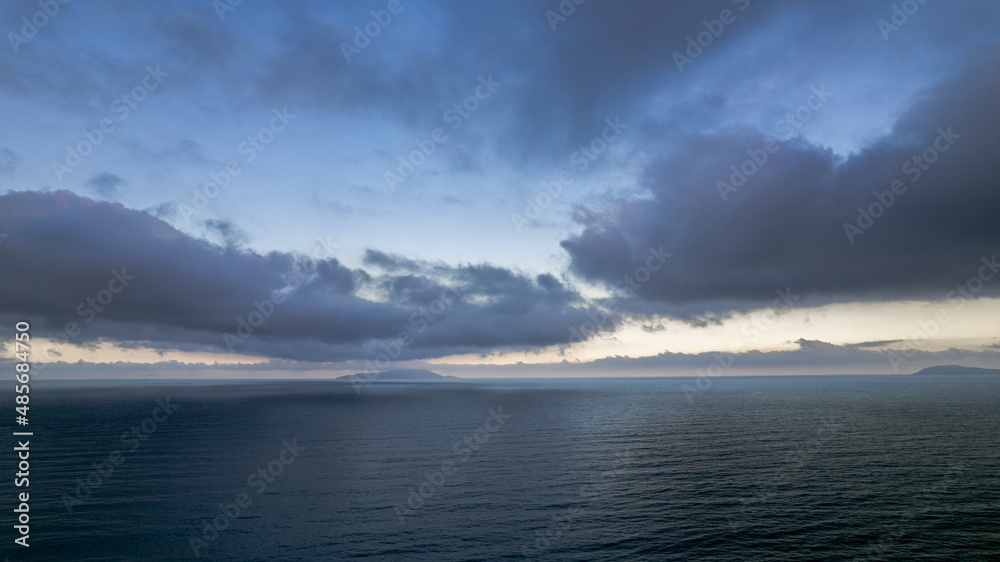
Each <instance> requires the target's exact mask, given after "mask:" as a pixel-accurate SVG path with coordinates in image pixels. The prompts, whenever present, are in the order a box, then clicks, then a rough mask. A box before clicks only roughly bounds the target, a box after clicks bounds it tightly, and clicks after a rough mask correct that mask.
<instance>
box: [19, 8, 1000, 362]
mask: <svg viewBox="0 0 1000 562" xmlns="http://www.w3.org/2000/svg"><path fill="white" fill-rule="evenodd" d="M0 32H2V33H3V35H4V45H2V46H0V108H2V111H0V322H2V324H0V325H2V326H6V328H4V329H3V332H4V334H3V338H4V342H5V345H4V348H5V349H6V350H7V353H6V354H5V357H4V358H3V359H0V361H3V362H10V361H12V360H13V357H14V352H15V349H14V344H13V334H14V326H15V324H16V323H17V322H18V321H26V322H29V323H30V325H31V336H32V338H33V340H34V341H35V349H34V351H33V356H32V359H33V361H35V362H36V363H37V364H38V365H39V367H40V368H39V369H37V370H41V371H43V372H44V373H45V374H44V375H42V376H49V377H52V378H73V377H96V378H110V377H128V376H143V377H144V376H162V377H184V378H197V377H205V378H211V377H222V378H232V377H265V378H282V377H326V376H336V375H343V374H349V373H356V372H361V371H373V372H376V371H383V370H386V369H392V368H409V367H424V368H431V369H433V370H434V371H436V372H439V373H442V374H454V375H461V376H469V377H480V376H481V377H497V376H525V377H527V376H539V377H548V376H553V377H554V376H651V375H679V376H696V375H698V374H704V373H711V374H712V376H715V375H718V374H727V375H729V374H732V375H738V374H852V373H853V374H857V373H871V374H880V373H900V374H905V373H911V372H914V371H916V370H918V369H920V368H923V367H927V366H930V365H936V364H953V363H957V364H962V365H968V366H980V367H996V366H997V365H998V358H1000V275H997V274H998V273H1000V264H998V262H997V254H998V253H1000V221H998V219H997V217H998V216H1000V215H998V211H1000V189H998V188H1000V185H998V182H997V179H996V177H997V168H996V162H997V160H996V158H997V154H998V152H1000V103H998V102H997V100H998V99H1000V33H998V32H1000V4H997V3H996V2H992V1H972V0H962V1H956V2H943V1H939V0H926V1H924V2H919V1H917V0H907V1H898V0H896V1H887V0H886V1H883V0H877V1H867V0H866V1H838V2H810V3H805V2H792V1H764V0H701V1H697V2H683V3H681V2H670V3H667V2H652V1H649V2H638V1H631V2H599V1H597V0H588V1H582V0H563V1H562V2H557V1H554V0H553V1H518V0H511V1H505V2H495V3H470V2H459V1H437V2H435V1H427V2H415V1H409V0H391V1H390V0H378V1H371V2H368V1H365V2H351V3H332V2H307V1H294V2H254V3H249V2H244V3H239V2H236V1H235V0H218V1H209V0H201V1H191V2H183V1H175V2H113V1H94V2H87V3H83V2H69V1H67V0H41V1H37V0H36V1H8V2H4V3H2V4H0ZM995 277H996V278H995Z"/></svg>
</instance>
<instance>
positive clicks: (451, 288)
mask: <svg viewBox="0 0 1000 562" xmlns="http://www.w3.org/2000/svg"><path fill="white" fill-rule="evenodd" d="M0 225H2V226H3V229H4V230H5V231H6V232H8V233H9V237H8V238H7V239H5V240H4V244H3V245H2V246H0V252H2V253H3V259H4V262H5V263H11V264H17V267H5V268H4V269H3V270H2V271H0V292H2V293H3V294H4V295H5V298H4V299H3V301H2V303H0V315H2V316H4V317H6V318H9V319H12V318H15V317H16V318H21V319H23V318H27V319H30V320H31V321H32V323H33V324H34V325H35V326H36V327H37V328H39V329H40V330H39V335H48V336H50V337H51V336H52V335H54V334H55V333H57V332H59V331H62V330H63V329H64V327H65V326H66V323H67V322H70V321H72V322H75V323H76V325H77V327H78V328H80V330H81V331H80V333H79V334H73V333H71V334H70V336H72V337H71V338H70V339H71V340H72V341H74V342H75V343H80V344H87V343H93V342H96V341H98V340H101V339H109V340H112V341H123V342H133V344H135V343H140V344H141V346H143V347H150V348H154V349H183V350H188V351H194V350H209V349H212V350H219V349H220V348H221V349H225V347H226V346H225V345H224V343H223V334H224V333H227V332H228V333H235V332H236V328H237V318H243V319H247V318H248V317H249V315H250V314H251V313H253V312H254V311H255V310H266V309H269V308H273V313H271V316H270V318H268V319H267V320H266V322H264V324H263V325H262V326H259V327H257V328H256V329H255V330H254V333H253V335H252V337H249V338H248V339H245V340H244V341H242V342H241V343H240V344H239V345H236V346H235V347H234V349H233V351H236V352H239V353H247V354H254V355H263V356H268V357H276V358H284V359H296V360H299V359H302V360H312V361H332V360H343V359H351V358H362V359H363V358H370V357H372V356H373V355H374V354H375V353H376V352H377V351H378V350H379V348H378V347H377V342H378V340H382V339H390V338H396V337H397V336H398V334H399V333H400V332H401V331H403V330H408V331H409V332H410V335H411V336H412V337H413V340H414V343H413V344H412V346H410V348H408V349H406V350H405V352H404V353H403V354H402V355H401V356H400V358H401V359H403V358H419V357H431V356H438V355H442V354H445V353H474V352H484V351H488V350H492V349H494V348H529V349H530V348H536V347H539V346H546V345H551V344H560V343H567V342H568V341H569V338H570V327H572V326H578V325H579V324H581V323H582V322H584V321H586V319H587V317H586V315H585V312H584V310H582V309H579V308H576V307H575V305H578V304H580V299H579V297H578V296H577V295H576V294H575V293H573V292H572V291H570V290H568V289H567V288H566V287H565V286H564V285H563V284H562V283H560V282H559V281H558V280H557V279H555V278H554V277H552V276H550V275H539V276H537V277H535V278H534V279H531V278H528V277H525V276H524V275H522V274H519V273H515V272H511V271H509V270H506V269H503V268H499V267H495V266H491V265H489V264H479V265H464V266H458V267H449V266H446V265H444V264H425V263H419V262H415V261H412V260H409V261H406V260H401V259H400V258H397V257H393V256H389V255H386V254H381V253H379V252H375V251H371V252H369V259H368V260H367V263H371V264H375V263H380V264H384V265H388V266H390V267H389V268H383V269H389V270H390V271H388V272H386V273H383V274H379V275H377V276H373V275H371V274H369V273H367V272H365V271H362V270H351V269H349V268H347V267H344V266H343V265H342V264H340V263H339V262H338V261H337V260H336V259H311V258H307V257H305V256H302V255H298V254H289V253H281V252H273V253H270V254H266V255H260V254H256V253H253V252H249V251H243V250H240V249H238V248H235V247H232V246H227V247H221V246H217V245H214V244H211V243H208V242H205V241H203V240H198V239H194V238H191V237H189V236H187V235H185V234H183V233H181V232H179V231H177V230H176V229H174V228H173V227H171V226H170V225H168V224H166V223H165V222H163V221H161V220H159V219H158V218H156V217H154V216H152V215H150V214H148V213H146V212H142V211H135V210H130V209H127V208H125V207H123V206H122V205H119V204H111V203H102V202H96V201H93V200H90V199H86V198H83V197H80V196H77V195H75V194H72V193H70V192H66V191H60V192H54V193H38V192H9V193H8V194H6V195H4V196H2V197H0ZM215 227H216V229H217V230H220V232H222V231H230V233H232V232H231V230H228V229H229V226H227V224H224V223H221V222H220V223H218V224H215ZM394 264H398V267H397V266H395V265H394ZM404 269H408V270H409V271H402V270H404ZM125 281H127V283H128V284H127V286H124V288H123V286H122V285H123V283H124V282H125ZM361 286H366V287H370V288H371V289H372V290H376V291H382V292H383V293H384V294H385V295H386V297H387V298H386V300H385V302H373V301H370V300H365V299H363V298H361V297H359V296H358V295H357V291H358V289H359V288H360V287H361ZM109 289H110V291H111V292H109V291H108V290H109ZM102 291H103V297H102V296H101V294H102ZM115 291H117V292H115ZM446 291H448V292H446ZM112 293H113V294H112ZM442 295H446V296H447V298H446V299H445V300H446V301H450V302H449V303H448V304H444V305H442V304H441V303H440V302H438V303H435V301H436V300H438V301H439V300H440V299H442ZM108 297H110V302H107V300H109V299H108ZM101 299H103V300H104V304H103V305H102V304H101ZM268 299H271V300H272V302H273V303H276V304H271V305H268V304H266V303H265V302H264V301H266V300H268ZM279 301H280V302H279ZM257 303H261V306H258V304H257ZM415 318H422V319H424V320H426V322H424V321H423V320H420V321H417V320H415ZM421 326H423V329H419V328H420V327H421ZM71 331H75V328H74V329H73V330H71Z"/></svg>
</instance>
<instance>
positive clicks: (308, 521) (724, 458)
mask: <svg viewBox="0 0 1000 562" xmlns="http://www.w3.org/2000/svg"><path fill="white" fill-rule="evenodd" d="M711 382H712V383H711V385H709V386H708V387H707V388H704V389H702V390H701V391H700V392H697V393H693V392H691V388H692V387H694V384H695V381H694V380H693V379H677V378H660V379H573V380H530V381H524V380H488V381H482V380H479V381H463V382H456V383H399V384H396V383H384V384H379V383H376V384H372V385H369V386H367V387H365V388H364V389H363V390H362V392H361V393H360V394H358V393H356V392H355V389H354V387H352V386H351V385H350V384H345V383H339V382H338V383H335V382H311V381H284V382H230V383H225V384H220V383H205V382H204V381H202V382H200V383H197V384H194V383H178V382H173V383H170V384H163V383H155V384H154V383H143V384H139V383H134V382H122V381H119V382H105V383H100V384H95V383H88V384H79V383H74V384H72V385H68V384H58V383H56V382H54V381H49V382H46V381H38V382H37V383H36V384H35V385H34V386H33V388H32V394H31V410H30V411H31V425H30V428H29V429H30V430H31V431H33V432H34V436H32V437H31V441H30V451H31V456H30V461H31V468H30V471H31V475H30V487H29V488H27V489H28V490H30V494H31V508H30V509H31V511H30V514H31V532H30V544H31V546H30V549H24V548H21V547H15V546H12V540H13V536H14V535H13V534H12V533H11V532H10V531H8V535H9V537H10V538H9V539H8V540H7V544H5V547H4V549H5V550H6V554H7V555H8V556H9V557H10V559H11V560H20V559H30V560H36V559H37V560H81V561H83V560H183V559H194V558H196V557H198V558H201V559H206V560H233V561H236V560H240V561H244V560H355V559H357V560H362V559H363V560H428V561H432V560H433V561H437V560H527V559H539V560H623V561H624V560H789V561H791V560H852V559H859V560H860V559H869V560H998V559H1000V377H991V376H953V377H943V376H922V377H918V376H842V377H730V378H719V379H716V380H713V381H711ZM685 385H687V389H685ZM3 399H4V400H10V401H12V400H13V395H12V393H10V392H5V393H3ZM8 403H9V402H8ZM8 418H11V419H10V420H7V419H5V420H4V426H3V427H4V429H5V430H6V431H7V435H8V436H10V433H11V432H12V431H18V430H21V429H24V428H20V427H18V426H15V425H13V424H12V423H11V421H12V418H13V414H11V415H10V416H8ZM8 439H9V440H11V441H12V440H13V438H12V437H8ZM2 464H3V467H4V471H5V474H6V475H8V476H10V478H5V479H4V481H5V484H4V485H5V486H6V490H5V495H4V497H5V498H13V497H14V494H15V488H14V486H13V474H14V473H15V472H16V471H17V468H16V466H15V460H14V459H13V456H12V455H11V454H7V455H3V458H2ZM24 489H25V488H20V489H17V490H18V491H22V490H24ZM7 503H8V504H10V502H7ZM11 509H12V506H11V505H8V508H7V510H6V512H7V514H8V515H7V518H6V519H7V521H8V525H7V528H8V529H10V528H11V524H12V523H13V521H14V514H13V513H12V512H11Z"/></svg>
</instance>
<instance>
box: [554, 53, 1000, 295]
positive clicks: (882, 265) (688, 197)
mask: <svg viewBox="0 0 1000 562" xmlns="http://www.w3.org/2000/svg"><path fill="white" fill-rule="evenodd" d="M997 99H1000V54H998V52H997V51H995V50H993V51H988V52H982V53H981V56H980V59H979V61H977V63H976V64H973V65H970V66H968V67H966V68H965V69H964V70H963V71H962V72H959V73H958V74H957V75H955V76H953V77H951V78H950V79H949V80H946V81H944V82H943V83H941V84H940V85H939V86H938V87H935V88H933V89H931V90H929V91H927V92H925V95H923V96H922V97H921V99H920V101H919V102H917V103H915V104H914V105H913V106H912V107H910V108H909V109H908V110H907V111H906V112H905V113H904V114H903V115H902V116H901V117H900V119H899V120H898V121H897V123H896V125H895V127H894V128H893V129H892V131H891V132H890V133H889V134H888V135H886V136H885V137H883V138H882V139H880V140H878V141H877V142H874V143H873V144H871V145H869V146H867V147H865V148H864V149H863V150H861V151H860V152H859V153H857V154H854V155H851V156H850V157H848V158H846V159H841V158H839V157H838V156H836V155H835V154H833V153H832V152H831V151H830V150H827V149H824V148H822V147H818V146H814V145H812V144H809V143H808V142H806V141H804V140H802V139H801V138H796V139H792V140H789V141H785V142H781V143H780V145H779V146H780V148H778V150H777V152H774V153H773V154H770V155H769V157H768V160H767V161H766V162H765V163H764V164H763V165H761V166H760V167H759V169H758V170H757V171H756V173H754V174H753V175H752V176H750V177H749V178H748V179H747V180H746V183H745V185H743V186H742V187H740V188H739V189H738V190H737V191H736V192H731V191H729V190H728V189H723V191H726V194H725V195H726V200H725V201H724V200H723V197H722V195H721V194H720V190H719V188H718V182H720V181H724V182H727V183H729V182H730V176H731V175H732V174H733V171H732V170H731V168H730V166H733V165H735V166H737V167H739V166H741V165H742V163H743V162H744V161H746V160H747V159H748V158H750V156H749V155H748V153H747V150H748V149H749V150H754V151H757V152H756V153H757V154H758V156H759V153H760V151H763V148H762V147H764V146H765V142H766V140H767V137H766V136H765V135H763V134H761V133H759V132H757V131H754V130H748V129H742V130H729V131H724V132H720V133H715V134H702V135H692V136H690V137H689V138H686V139H684V140H683V141H682V142H681V143H679V144H678V145H677V147H676V149H675V150H674V151H672V152H671V153H669V154H665V155H664V156H662V157H661V158H659V159H658V160H657V161H656V162H655V163H653V164H652V165H650V166H649V168H648V169H647V170H646V174H645V179H644V183H645V187H646V188H647V189H648V190H649V192H650V193H651V195H652V196H651V198H650V199H648V200H642V201H620V202H618V203H617V204H616V205H615V206H614V207H613V208H611V209H609V210H606V211H604V212H602V213H583V214H580V216H579V218H578V222H579V223H580V224H581V225H582V226H583V231H582V232H581V233H580V234H578V235H576V236H572V237H570V238H569V239H567V240H564V241H563V242H562V245H563V247H564V248H565V249H566V250H567V251H568V252H569V253H570V255H571V257H572V267H573V269H574V270H575V271H576V272H578V273H579V274H580V275H582V276H584V277H586V278H589V279H592V280H595V281H602V282H606V283H614V282H616V281H617V280H619V279H620V278H621V276H622V274H623V272H627V271H631V270H633V269H635V268H636V267H638V266H640V265H642V261H643V259H644V258H645V255H646V252H647V248H648V247H649V246H658V245H660V244H664V245H665V247H666V248H667V250H668V251H671V252H673V253H674V257H673V258H671V260H670V261H669V263H668V264H667V266H668V267H667V268H666V271H665V272H662V275H655V276H653V277H652V279H651V280H650V281H649V282H648V283H645V284H644V285H642V286H641V287H640V289H639V293H640V294H641V295H642V297H644V299H645V300H647V301H649V302H657V303H665V304H668V305H670V306H673V307H675V308H687V309H688V310H693V311H697V310H703V309H706V308H720V309H729V310H732V309H740V308H747V307H750V306H758V305H762V304H765V303H766V302H767V301H769V300H771V299H773V295H774V292H775V290H776V289H781V288H785V287H792V288H794V290H795V292H796V293H797V294H802V295H806V296H810V297H813V298H814V302H816V301H848V300H859V299H860V300H871V299H903V298H932V299H941V298H944V297H945V295H946V294H947V293H948V292H949V291H950V290H952V289H955V288H956V286H957V285H958V284H960V283H961V284H965V283H966V282H967V281H969V280H970V279H971V278H973V277H977V276H980V277H979V280H978V281H975V282H973V283H972V284H971V285H970V286H972V288H973V289H975V290H974V291H973V292H976V293H978V294H979V295H996V294H998V293H1000V279H998V280H997V281H996V282H993V283H990V282H988V279H987V278H986V277H982V276H983V275H986V276H988V277H990V278H991V277H992V276H993V275H995V273H994V272H993V269H994V268H995V266H993V267H991V266H989V265H986V264H992V263H994V262H993V259H994V258H993V256H996V255H998V254H1000V221H998V220H997V217H998V216H1000V180H998V174H997V167H996V155H997V154H998V149H1000V104H997V102H996V100H997ZM948 131H951V132H953V133H954V135H949V133H948ZM949 136H950V138H948V137H949ZM956 136H957V137H956ZM935 143H937V148H936V149H934V150H935V151H937V153H938V154H937V160H936V161H935V162H934V163H933V164H930V165H927V164H914V163H912V162H911V163H910V164H909V166H908V167H907V168H904V165H906V163H907V162H908V161H912V159H913V157H914V156H919V155H921V154H923V153H924V151H925V150H927V149H929V148H932V147H935ZM942 148H943V149H946V151H939V150H937V149H942ZM922 167H926V168H927V169H926V170H924V169H922ZM918 172H919V177H917V173H918ZM895 180H900V181H901V184H900V185H902V186H903V187H905V191H904V192H902V193H901V194H896V195H893V194H892V193H889V195H885V194H884V193H885V192H889V191H890V188H891V185H892V183H893V182H894V181H895ZM874 192H879V193H882V195H880V196H878V197H881V198H882V199H883V200H884V202H883V203H879V199H877V196H876V195H875V194H874ZM890 196H891V197H893V198H894V201H892V202H891V204H889V205H888V208H887V209H885V210H884V214H882V215H881V216H880V217H878V218H874V220H873V221H872V222H871V223H869V222H868V221H867V219H863V218H861V219H859V216H860V213H859V211H858V208H859V207H861V208H864V209H866V211H867V210H869V209H870V208H871V207H872V205H873V204H875V205H881V206H882V207H885V206H887V205H886V204H887V203H888V202H889V197H890ZM878 212H879V211H878V207H877V206H876V207H875V209H874V210H873V211H872V213H873V214H876V213H878ZM859 221H860V222H859ZM845 223H846V224H848V225H851V227H853V228H851V227H848V228H847V230H851V234H852V235H851V236H849V235H848V233H847V232H846V231H845ZM859 225H860V226H859ZM854 229H857V230H854ZM852 241H853V243H852ZM984 259H985V260H986V261H985V262H984ZM984 265H985V270H984V269H983V267H984ZM980 284H981V287H982V288H981V292H980V289H979V287H980ZM800 304H801V303H800Z"/></svg>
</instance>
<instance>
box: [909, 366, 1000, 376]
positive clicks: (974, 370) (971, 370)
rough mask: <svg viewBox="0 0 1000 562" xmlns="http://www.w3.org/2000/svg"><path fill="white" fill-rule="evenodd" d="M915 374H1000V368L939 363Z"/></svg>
mask: <svg viewBox="0 0 1000 562" xmlns="http://www.w3.org/2000/svg"><path fill="white" fill-rule="evenodd" d="M913 374H914V375H1000V369H980V368H979V367H963V366H961V365H938V366H936V367H927V368H926V369H921V370H919V371H917V372H916V373H913Z"/></svg>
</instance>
